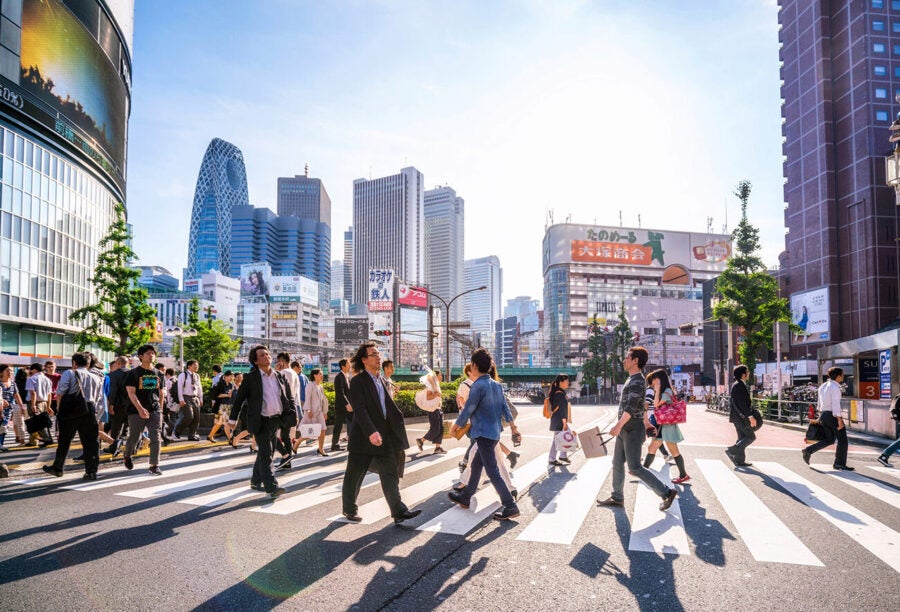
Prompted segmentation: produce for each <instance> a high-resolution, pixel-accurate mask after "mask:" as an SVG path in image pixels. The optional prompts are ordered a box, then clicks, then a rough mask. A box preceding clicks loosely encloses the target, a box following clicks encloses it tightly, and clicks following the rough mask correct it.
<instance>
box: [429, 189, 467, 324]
mask: <svg viewBox="0 0 900 612" xmlns="http://www.w3.org/2000/svg"><path fill="white" fill-rule="evenodd" d="M424 210H425V283H426V284H427V285H428V289H429V291H432V292H434V293H436V294H438V295H439V296H441V297H442V298H444V299H445V300H451V299H453V298H454V297H455V296H456V295H458V294H460V293H461V292H462V290H463V289H462V287H463V262H464V261H465V257H464V243H465V233H464V232H465V229H464V221H465V201H464V200H463V199H462V198H460V197H459V196H457V195H456V191H454V190H453V189H452V188H451V187H436V188H435V189H431V190H429V191H426V192H425V208H424ZM450 310H451V312H450V320H451V321H458V320H459V318H460V316H461V313H462V303H461V300H457V301H456V303H454V304H453V306H452V307H451V308H450ZM441 316H444V315H441Z"/></svg>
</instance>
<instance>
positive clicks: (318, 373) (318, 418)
mask: <svg viewBox="0 0 900 612" xmlns="http://www.w3.org/2000/svg"><path fill="white" fill-rule="evenodd" d="M309 375H310V381H309V386H307V387H306V403H305V404H303V418H302V419H300V424H301V425H312V424H318V425H320V426H321V429H320V430H319V436H318V441H319V449H318V450H317V451H316V454H317V455H319V456H321V457H327V456H328V453H326V452H325V427H326V425H325V419H326V417H327V416H328V400H327V399H326V398H325V391H324V390H322V380H323V378H324V375H323V374H322V370H321V369H319V368H313V369H312V370H311V371H310V372H309ZM298 441H299V436H298Z"/></svg>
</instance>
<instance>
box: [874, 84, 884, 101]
mask: <svg viewBox="0 0 900 612" xmlns="http://www.w3.org/2000/svg"><path fill="white" fill-rule="evenodd" d="M875 97H876V98H878V99H881V100H883V99H886V98H887V89H885V88H884V87H876V88H875Z"/></svg>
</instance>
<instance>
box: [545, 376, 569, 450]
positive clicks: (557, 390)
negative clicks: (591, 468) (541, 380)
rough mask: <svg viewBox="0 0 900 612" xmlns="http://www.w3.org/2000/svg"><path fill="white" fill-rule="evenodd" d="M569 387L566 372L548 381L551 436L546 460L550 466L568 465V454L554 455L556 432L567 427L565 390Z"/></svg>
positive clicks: (567, 413)
mask: <svg viewBox="0 0 900 612" xmlns="http://www.w3.org/2000/svg"><path fill="white" fill-rule="evenodd" d="M568 388H569V377H568V375H566V374H557V375H556V378H554V379H553V382H552V383H550V393H549V395H548V396H547V397H548V399H549V400H550V431H551V432H553V437H551V438H550V453H549V455H548V457H547V461H548V462H549V464H550V465H551V466H562V465H569V464H570V463H572V462H571V461H570V460H569V455H568V453H566V452H565V451H560V452H559V458H558V459H557V457H556V432H559V431H566V430H568V429H569V411H570V408H569V399H568V397H566V390H567V389H568Z"/></svg>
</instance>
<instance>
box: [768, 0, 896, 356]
mask: <svg viewBox="0 0 900 612" xmlns="http://www.w3.org/2000/svg"><path fill="white" fill-rule="evenodd" d="M779 6H780V10H779V12H778V21H779V23H780V25H781V30H780V32H779V39H780V41H781V43H782V47H781V51H780V57H781V61H782V66H781V80H782V83H783V85H782V88H781V92H782V93H781V95H782V111H781V112H782V117H783V119H784V124H783V128H782V133H783V135H784V148H783V152H784V176H785V185H784V198H785V201H786V203H787V206H786V208H785V213H784V218H785V225H786V226H787V234H786V236H785V251H784V253H782V255H781V268H782V276H781V282H782V288H783V289H784V291H785V293H786V294H787V295H790V296H791V301H792V310H794V311H795V313H794V320H795V322H798V323H800V322H803V321H804V319H803V312H804V311H805V310H806V307H807V305H809V306H810V308H813V307H814V306H815V307H816V308H819V309H821V312H820V313H818V314H816V315H815V316H808V317H807V320H812V319H816V330H815V332H816V333H814V334H810V335H808V336H806V338H807V341H806V342H803V343H801V344H816V343H818V345H819V346H821V343H823V342H834V341H844V340H849V339H853V338H858V337H862V336H866V335H869V334H872V333H875V332H877V331H878V330H879V329H881V328H882V327H884V326H886V325H888V324H889V323H891V322H892V321H894V320H895V319H896V318H897V315H898V293H897V292H898V287H900V272H898V265H897V260H898V255H897V248H898V247H897V241H896V238H897V220H898V219H897V210H898V209H897V206H896V205H895V203H894V197H893V193H892V192H891V190H890V189H889V188H888V187H885V186H884V182H885V177H884V161H883V157H884V155H885V154H887V153H888V151H889V149H890V146H889V144H888V141H887V140H888V128H889V127H890V125H891V120H892V118H893V114H894V113H895V111H896V110H897V105H896V104H895V103H894V102H893V99H894V96H895V95H896V94H897V93H900V62H898V58H900V2H898V1H896V0H860V1H858V2H828V1H825V0H779ZM807 298H808V299H807ZM806 348H807V349H808V348H809V347H806ZM802 349H803V347H802V346H801V347H800V348H799V349H798V347H797V343H796V342H795V344H794V348H793V352H794V354H795V355H797V354H802V352H803V351H802Z"/></svg>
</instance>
